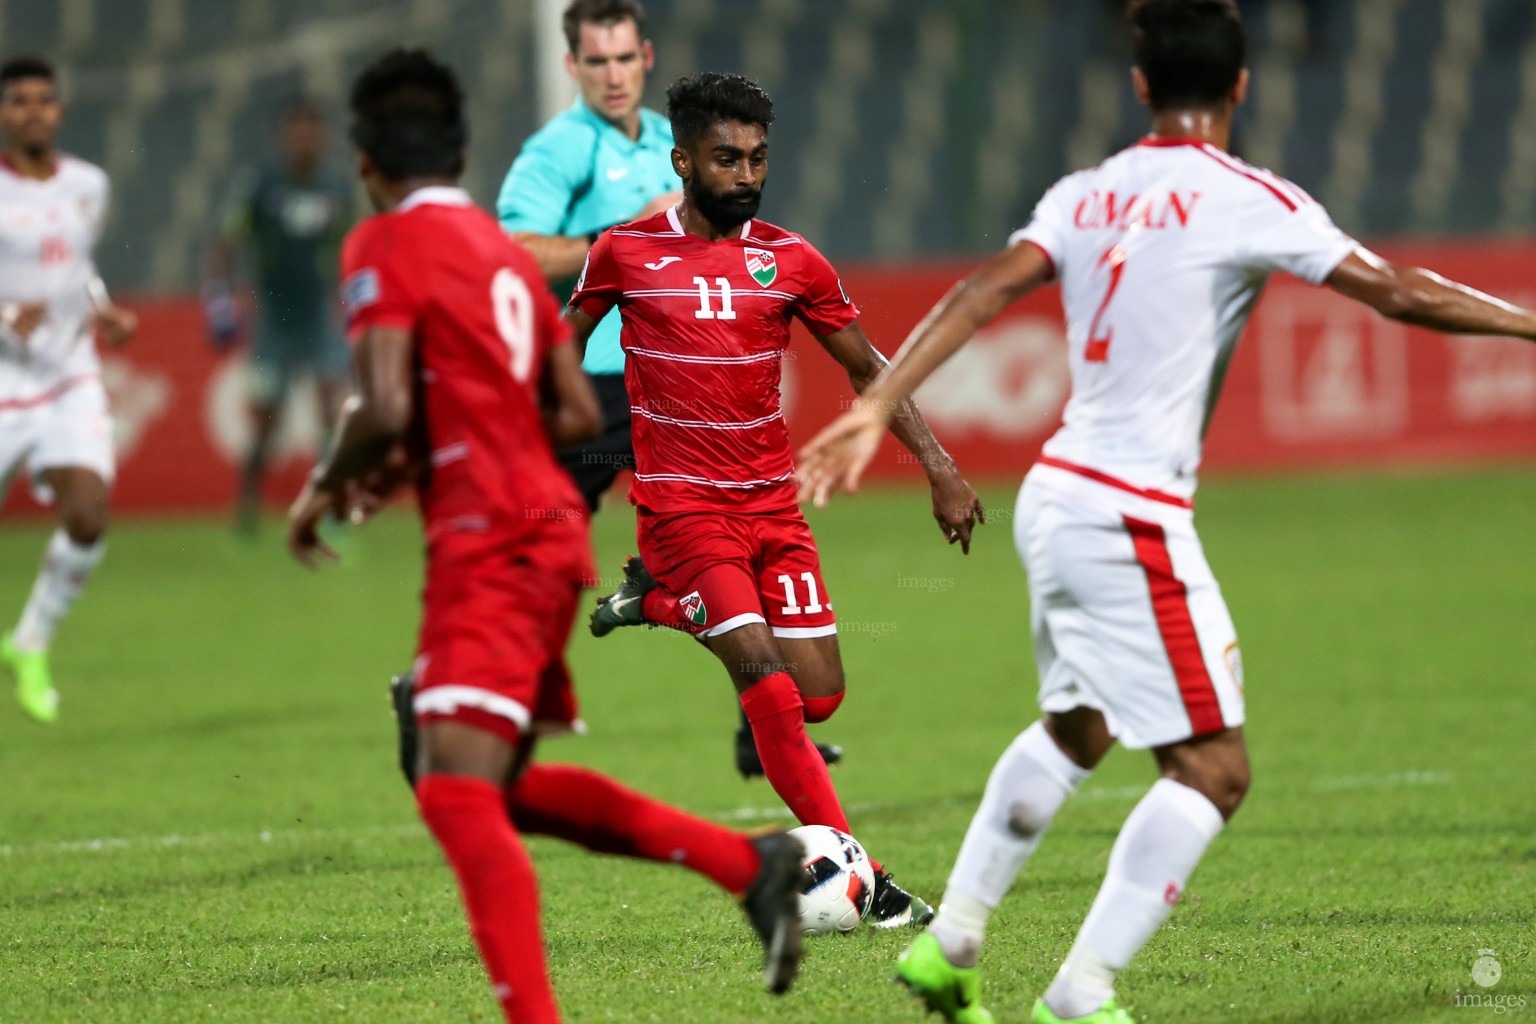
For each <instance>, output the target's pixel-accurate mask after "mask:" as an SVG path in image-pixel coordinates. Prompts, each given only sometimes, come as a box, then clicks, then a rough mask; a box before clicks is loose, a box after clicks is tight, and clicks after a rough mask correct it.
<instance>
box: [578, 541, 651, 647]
mask: <svg viewBox="0 0 1536 1024" xmlns="http://www.w3.org/2000/svg"><path fill="white" fill-rule="evenodd" d="M655 589H656V580H655V579H654V578H653V577H652V576H651V571H650V570H649V569H647V568H646V567H645V563H644V562H642V561H640V556H639V555H630V556H629V557H628V558H626V559H625V560H624V582H622V583H620V584H619V589H618V590H615V591H614V592H613V593H611V594H609V595H608V596H607V597H600V598H598V599H597V607H596V608H594V609H593V610H592V618H591V619H590V620H588V628H589V629H590V630H591V631H592V635H593V636H607V635H608V634H609V633H612V632H613V631H614V630H616V629H618V628H619V627H620V626H643V625H644V624H645V615H644V613H643V610H642V606H643V605H644V600H643V599H644V597H645V595H646V594H649V593H650V592H651V591H653V590H655Z"/></svg>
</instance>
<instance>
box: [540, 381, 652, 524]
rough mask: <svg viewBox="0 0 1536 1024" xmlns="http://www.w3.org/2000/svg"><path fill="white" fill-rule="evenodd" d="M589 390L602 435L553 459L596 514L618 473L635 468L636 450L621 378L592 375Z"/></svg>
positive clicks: (567, 449)
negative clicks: (600, 411) (600, 416)
mask: <svg viewBox="0 0 1536 1024" xmlns="http://www.w3.org/2000/svg"><path fill="white" fill-rule="evenodd" d="M592 386H593V387H594V388H595V389H596V391H597V401H598V404H599V405H601V406H602V409H603V435H602V436H601V437H599V438H597V439H595V440H592V441H588V442H586V443H585V444H578V445H572V446H571V447H569V448H562V449H561V450H560V451H559V452H557V453H556V455H557V457H558V458H559V459H560V465H562V466H564V467H565V470H566V472H568V473H570V474H571V478H572V479H573V480H575V481H576V487H577V489H578V490H580V491H581V496H582V498H584V499H585V500H586V502H587V508H588V509H589V510H590V511H593V512H596V511H597V504H598V502H599V501H601V500H602V497H603V495H604V494H606V493H607V492H608V488H610V487H612V486H613V481H614V480H615V479H616V478H617V477H618V475H619V472H620V471H621V470H625V469H634V468H635V449H634V444H633V442H632V441H631V440H630V437H629V392H628V391H626V390H625V389H624V375H623V374H622V373H598V374H593V376H592Z"/></svg>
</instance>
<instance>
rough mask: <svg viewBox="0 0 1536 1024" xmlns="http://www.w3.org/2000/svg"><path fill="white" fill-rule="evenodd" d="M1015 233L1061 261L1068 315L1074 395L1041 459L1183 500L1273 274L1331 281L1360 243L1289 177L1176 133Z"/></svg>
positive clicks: (1055, 199) (1127, 155) (1112, 163)
mask: <svg viewBox="0 0 1536 1024" xmlns="http://www.w3.org/2000/svg"><path fill="white" fill-rule="evenodd" d="M1019 242H1027V243H1030V244H1033V245H1035V246H1038V247H1039V248H1040V249H1041V250H1043V251H1044V253H1045V254H1046V256H1047V257H1048V258H1049V259H1050V261H1051V263H1052V264H1053V265H1054V269H1055V273H1056V275H1057V276H1058V277H1059V278H1060V280H1061V301H1062V305H1063V307H1064V308H1065V310H1066V315H1067V353H1068V359H1069V363H1070V366H1071V371H1072V394H1071V397H1070V398H1069V399H1068V402H1067V407H1066V411H1065V412H1064V413H1063V415H1062V426H1061V429H1060V430H1058V431H1057V432H1056V434H1055V436H1053V437H1052V438H1051V439H1050V440H1049V441H1048V442H1046V445H1045V447H1044V449H1043V450H1044V454H1045V455H1047V456H1050V457H1052V458H1054V459H1059V460H1061V461H1063V462H1069V463H1074V464H1077V465H1080V466H1085V467H1088V468H1089V469H1091V470H1094V471H1097V472H1099V473H1102V474H1106V475H1109V476H1112V477H1115V478H1117V479H1119V480H1123V481H1126V482H1128V483H1129V484H1130V485H1132V486H1134V487H1137V488H1143V489H1146V490H1149V491H1157V492H1161V493H1167V494H1171V495H1174V496H1176V497H1178V498H1183V499H1188V498H1189V497H1191V496H1192V495H1193V494H1194V492H1195V484H1196V474H1197V472H1198V469H1199V466H1200V455H1201V449H1202V444H1203V441H1204V436H1205V429H1206V427H1207V425H1208V424H1209V423H1210V417H1211V413H1212V411H1213V410H1214V408H1215V405H1216V399H1217V397H1218V395H1219V394H1220V391H1221V383H1222V379H1223V377H1224V376H1225V373H1226V368H1227V362H1228V360H1230V359H1231V357H1232V353H1233V350H1234V349H1235V348H1236V345H1237V341H1238V338H1239V337H1240V336H1241V334H1242V331H1243V328H1244V326H1246V325H1247V322H1248V317H1249V314H1251V313H1252V312H1253V307H1254V305H1255V304H1256V303H1257V302H1258V299H1259V293H1260V292H1261V291H1262V290H1263V287H1264V283H1265V281H1266V280H1267V278H1268V275H1269V273H1270V272H1271V271H1275V270H1283V271H1286V272H1288V273H1291V274H1295V275H1296V276H1297V277H1300V278H1302V279H1303V280H1305V281H1308V282H1310V283H1312V284H1321V283H1322V282H1323V281H1324V280H1326V279H1327V277H1328V275H1329V274H1331V273H1332V272H1333V271H1334V269H1335V268H1336V267H1338V265H1339V264H1340V263H1342V262H1343V261H1344V260H1345V259H1346V258H1347V257H1348V256H1349V255H1350V253H1352V252H1353V251H1354V250H1355V248H1356V243H1355V242H1354V241H1353V240H1352V239H1351V238H1349V237H1348V236H1347V235H1345V234H1344V233H1343V232H1342V231H1340V230H1339V229H1338V228H1337V227H1335V226H1334V225H1333V222H1332V221H1331V220H1329V218H1328V214H1327V212H1326V211H1324V210H1323V208H1322V207H1321V206H1320V205H1318V204H1317V203H1316V202H1314V201H1313V200H1312V198H1311V197H1310V196H1308V195H1307V194H1306V192H1304V191H1303V190H1301V189H1300V188H1298V187H1297V186H1295V185H1293V184H1291V183H1290V182H1288V181H1286V180H1285V179H1284V178H1281V177H1279V176H1278V175H1275V174H1271V173H1270V172H1269V171H1266V170H1263V169H1261V168H1257V167H1253V166H1251V165H1249V164H1246V163H1243V162H1242V161H1241V160H1238V159H1237V158H1236V157H1233V156H1231V155H1230V154H1227V153H1225V152H1223V151H1221V150H1219V149H1217V148H1216V147H1214V146H1211V145H1209V144H1208V143H1202V142H1197V141H1193V140H1186V139H1165V138H1152V139H1147V140H1144V141H1143V142H1142V143H1141V144H1140V145H1137V146H1134V147H1132V148H1130V149H1128V150H1125V151H1124V152H1121V153H1117V154H1116V155H1114V156H1112V157H1110V158H1109V159H1108V160H1106V161H1104V163H1102V164H1100V165H1099V166H1098V167H1095V168H1092V169H1091V170H1086V171H1079V172H1077V173H1076V174H1072V175H1068V176H1067V177H1065V178H1063V179H1062V180H1061V181H1059V182H1058V183H1057V184H1056V185H1055V186H1054V187H1052V188H1051V190H1050V191H1049V192H1047V193H1046V194H1045V196H1044V198H1042V199H1041V200H1040V204H1039V205H1038V206H1037V207H1036V208H1035V212H1034V216H1033V218H1032V219H1031V220H1030V222H1029V224H1028V225H1026V226H1025V227H1024V228H1022V229H1021V230H1019V231H1017V232H1015V233H1014V235H1013V236H1012V238H1011V239H1010V244H1017V243H1019Z"/></svg>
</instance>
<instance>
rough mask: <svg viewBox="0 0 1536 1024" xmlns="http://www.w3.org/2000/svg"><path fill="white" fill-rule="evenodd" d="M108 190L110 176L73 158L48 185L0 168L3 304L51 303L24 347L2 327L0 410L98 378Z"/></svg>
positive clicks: (58, 168) (64, 161) (2, 165)
mask: <svg viewBox="0 0 1536 1024" xmlns="http://www.w3.org/2000/svg"><path fill="white" fill-rule="evenodd" d="M107 191H108V188H107V175H106V172H104V171H103V170H102V169H101V168H99V167H97V166H95V165H94V164H89V163H86V162H85V161H83V160H76V159H74V158H73V157H68V156H61V157H59V158H58V162H57V165H56V168H55V170H54V173H53V176H52V177H51V178H48V179H46V180H38V179H36V178H26V177H22V176H21V175H18V174H16V173H15V172H14V171H13V170H12V169H11V168H10V167H8V166H6V164H5V163H4V162H3V161H0V304H10V303H18V304H20V303H31V302H46V303H47V304H48V312H47V315H46V316H45V318H44V319H43V321H42V323H41V324H39V325H38V327H37V329H36V330H35V331H33V332H32V334H31V336H30V337H28V338H27V340H26V341H25V342H22V341H21V339H20V338H18V337H17V336H16V334H15V333H14V332H12V331H11V330H10V329H8V328H6V327H4V326H0V406H4V405H7V404H9V405H23V404H27V403H34V402H37V401H40V400H44V399H45V398H46V397H47V396H48V395H49V394H51V393H53V392H56V391H58V390H59V389H60V388H66V387H69V386H70V384H71V382H74V381H83V380H88V379H91V378H93V377H94V376H96V375H97V374H98V373H99V372H100V369H101V367H100V363H99V362H98V360H97V358H96V346H95V344H94V343H93V341H92V331H91V313H92V301H91V282H92V280H94V279H95V277H96V266H95V263H94V261H93V259H92V255H91V254H92V251H93V250H94V249H95V247H96V241H97V239H98V238H99V237H100V235H101V224H102V219H103V217H104V216H105V213H106V208H107Z"/></svg>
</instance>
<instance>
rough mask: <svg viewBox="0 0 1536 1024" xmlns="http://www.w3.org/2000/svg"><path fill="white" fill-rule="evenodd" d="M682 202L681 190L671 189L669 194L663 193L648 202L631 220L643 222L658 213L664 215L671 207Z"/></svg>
mask: <svg viewBox="0 0 1536 1024" xmlns="http://www.w3.org/2000/svg"><path fill="white" fill-rule="evenodd" d="M682 201H683V192H682V189H673V190H672V191H671V192H663V193H662V194H661V195H659V196H657V197H656V198H655V199H652V200H651V201H650V202H648V203H646V204H645V205H644V206H642V207H641V208H640V212H639V213H637V214H635V216H634V217H633V219H634V220H645V218H647V217H654V216H656V215H657V214H658V213H664V212H666V211H667V210H670V209H672V207H674V206H676V205H677V204H678V203H680V202H682Z"/></svg>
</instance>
